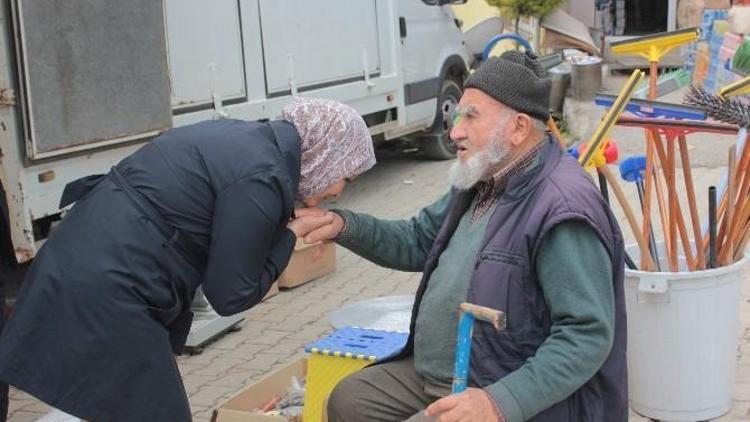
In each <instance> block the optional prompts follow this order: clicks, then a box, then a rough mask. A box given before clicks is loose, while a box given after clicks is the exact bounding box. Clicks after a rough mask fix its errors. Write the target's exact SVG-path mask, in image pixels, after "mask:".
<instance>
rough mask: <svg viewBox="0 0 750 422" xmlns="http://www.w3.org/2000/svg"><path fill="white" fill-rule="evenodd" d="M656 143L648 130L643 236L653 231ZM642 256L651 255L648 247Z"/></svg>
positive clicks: (642, 252)
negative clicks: (652, 202) (652, 208)
mask: <svg viewBox="0 0 750 422" xmlns="http://www.w3.org/2000/svg"><path fill="white" fill-rule="evenodd" d="M653 151H654V143H653V141H652V139H651V132H650V131H649V130H648V129H647V130H646V174H645V175H644V176H645V177H644V182H643V226H642V231H641V235H642V236H648V235H649V233H652V231H651V191H652V190H653V189H654V187H653V184H654V176H653V173H654V152H653ZM641 255H649V256H650V255H651V253H650V251H649V249H648V245H646V249H645V252H644V251H643V250H641Z"/></svg>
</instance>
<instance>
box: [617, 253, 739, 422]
mask: <svg viewBox="0 0 750 422" xmlns="http://www.w3.org/2000/svg"><path fill="white" fill-rule="evenodd" d="M626 249H627V251H628V253H630V255H631V256H632V257H633V259H634V260H635V261H636V262H637V261H638V260H639V258H640V253H639V249H638V247H637V246H636V245H630V246H628V247H627V248H626ZM658 249H659V258H660V261H661V263H662V269H666V268H668V265H666V262H665V261H666V260H665V258H666V254H665V253H664V248H663V245H662V244H659V245H658ZM745 263H746V258H744V257H743V258H742V259H741V260H740V261H738V262H736V263H734V264H732V265H729V266H726V267H722V268H716V269H711V270H706V271H697V272H677V273H671V272H643V271H635V270H629V269H626V270H625V303H626V307H627V316H628V317H627V320H628V354H627V356H628V384H629V396H630V406H631V407H632V408H633V410H634V411H636V412H637V413H639V414H641V415H643V416H646V417H650V418H653V419H658V420H662V421H700V420H707V419H712V418H715V417H718V416H721V415H723V414H725V413H727V412H728V411H729V410H730V409H731V408H732V393H733V391H734V383H735V371H736V369H735V368H736V363H737V335H738V330H739V319H740V312H739V305H740V290H741V286H742V278H743V275H744V268H745ZM680 269H681V270H683V271H685V270H686V265H685V259H684V256H680Z"/></svg>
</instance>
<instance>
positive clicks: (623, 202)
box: [599, 165, 656, 271]
mask: <svg viewBox="0 0 750 422" xmlns="http://www.w3.org/2000/svg"><path fill="white" fill-rule="evenodd" d="M599 171H601V173H602V174H603V175H604V177H606V178H607V182H608V183H609V186H610V187H611V188H612V190H613V191H615V197H617V202H619V203H620V207H622V210H623V211H625V218H626V219H627V220H628V224H629V225H630V230H632V231H633V236H635V241H636V242H637V243H638V247H639V248H640V249H641V269H643V270H647V271H648V270H650V269H655V268H656V265H655V264H654V260H653V259H651V254H650V253H648V250H649V249H648V242H647V241H646V238H644V237H643V233H641V232H640V230H639V227H638V221H636V219H635V214H633V210H632V209H631V208H630V204H628V200H627V198H626V197H625V193H624V192H623V191H622V187H621V186H620V182H618V181H617V178H616V177H615V176H613V175H612V172H611V171H609V167H607V166H606V165H605V166H602V167H600V168H599Z"/></svg>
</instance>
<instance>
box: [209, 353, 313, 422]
mask: <svg viewBox="0 0 750 422" xmlns="http://www.w3.org/2000/svg"><path fill="white" fill-rule="evenodd" d="M306 373H307V358H299V359H297V360H295V361H293V362H292V363H290V364H289V365H287V366H285V367H283V368H281V369H279V370H277V371H276V372H273V373H271V374H270V375H267V376H266V377H265V378H263V379H261V380H260V381H258V382H256V383H255V384H253V385H251V386H249V387H246V388H244V389H243V390H240V391H239V392H238V393H237V394H235V395H234V396H232V397H231V398H230V399H228V400H227V401H225V402H224V403H222V404H220V405H219V406H218V407H217V408H216V409H214V414H213V416H212V418H211V422H287V420H286V418H283V417H281V416H274V415H270V416H267V415H260V414H257V413H256V411H257V409H259V408H261V407H262V406H263V405H265V404H266V403H268V401H269V400H271V398H273V396H275V395H284V393H286V391H287V389H289V386H290V384H291V379H292V377H297V378H300V379H301V378H303V377H304V376H305V374H306Z"/></svg>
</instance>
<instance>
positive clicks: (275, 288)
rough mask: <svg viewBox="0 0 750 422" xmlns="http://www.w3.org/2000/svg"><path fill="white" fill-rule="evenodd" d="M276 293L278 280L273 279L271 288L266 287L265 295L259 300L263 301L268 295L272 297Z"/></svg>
mask: <svg viewBox="0 0 750 422" xmlns="http://www.w3.org/2000/svg"><path fill="white" fill-rule="evenodd" d="M277 294H279V282H278V281H274V282H273V284H271V288H270V289H268V292H267V293H266V295H265V296H264V297H263V299H261V300H260V301H261V302H263V301H264V300H266V299H268V298H269V297H274V296H276V295H277Z"/></svg>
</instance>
